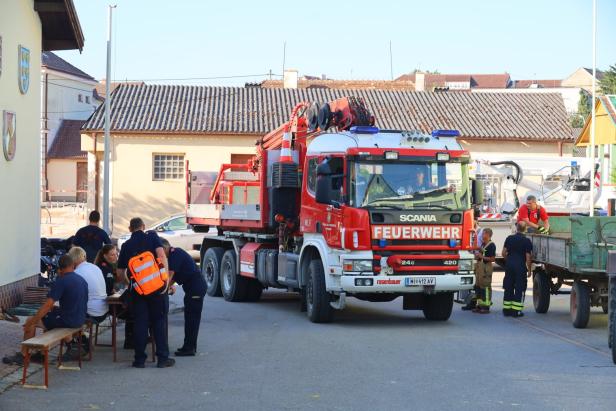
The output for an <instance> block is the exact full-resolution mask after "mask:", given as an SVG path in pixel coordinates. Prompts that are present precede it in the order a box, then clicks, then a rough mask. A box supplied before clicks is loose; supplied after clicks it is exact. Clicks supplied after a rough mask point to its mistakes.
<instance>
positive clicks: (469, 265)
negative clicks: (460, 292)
mask: <svg viewBox="0 0 616 411" xmlns="http://www.w3.org/2000/svg"><path fill="white" fill-rule="evenodd" d="M458 269H459V270H460V271H472V270H473V260H459V262H458Z"/></svg>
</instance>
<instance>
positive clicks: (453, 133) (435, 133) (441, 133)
mask: <svg viewBox="0 0 616 411" xmlns="http://www.w3.org/2000/svg"><path fill="white" fill-rule="evenodd" d="M432 137H460V132H459V131H458V130H432Z"/></svg>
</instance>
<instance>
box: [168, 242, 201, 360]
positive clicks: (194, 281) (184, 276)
mask: <svg viewBox="0 0 616 411" xmlns="http://www.w3.org/2000/svg"><path fill="white" fill-rule="evenodd" d="M161 242H162V244H163V249H164V250H165V254H166V255H167V259H168V261H169V272H170V274H171V276H172V278H173V280H172V282H175V283H177V284H179V285H181V286H182V289H183V290H184V345H182V347H181V348H179V349H178V350H177V351H176V352H175V355H176V356H178V357H192V356H194V355H195V354H196V353H197V336H198V335H199V325H200V324H201V311H202V310H203V298H204V297H205V292H206V291H207V284H206V283H205V278H203V276H202V275H201V272H200V271H199V269H198V268H197V265H196V264H195V262H194V260H193V259H192V257H191V256H190V255H189V254H188V253H187V252H186V251H184V250H182V249H181V248H177V247H171V245H170V244H169V242H168V241H167V240H166V239H164V238H163V239H161Z"/></svg>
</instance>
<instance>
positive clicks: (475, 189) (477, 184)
mask: <svg viewBox="0 0 616 411" xmlns="http://www.w3.org/2000/svg"><path fill="white" fill-rule="evenodd" d="M471 191H472V195H473V198H472V200H473V201H472V203H473V204H477V205H480V204H483V184H481V181H477V180H475V179H473V180H471Z"/></svg>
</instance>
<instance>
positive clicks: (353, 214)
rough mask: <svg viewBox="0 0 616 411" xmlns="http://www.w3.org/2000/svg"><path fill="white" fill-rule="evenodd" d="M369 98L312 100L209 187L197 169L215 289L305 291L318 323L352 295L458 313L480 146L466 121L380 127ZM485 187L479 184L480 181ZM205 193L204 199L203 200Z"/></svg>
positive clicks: (193, 208)
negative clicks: (472, 161) (465, 128)
mask: <svg viewBox="0 0 616 411" xmlns="http://www.w3.org/2000/svg"><path fill="white" fill-rule="evenodd" d="M374 124H375V119H374V117H373V116H372V115H371V114H370V113H369V112H368V110H367V109H366V108H365V105H364V102H363V101H362V100H361V99H358V98H354V97H347V98H342V99H338V100H335V101H333V102H329V103H325V104H323V105H322V106H319V105H318V104H316V103H301V104H299V105H297V106H296V107H295V109H294V110H293V112H292V114H291V118H290V120H289V121H288V122H286V123H284V124H283V125H281V126H280V127H279V128H277V129H276V130H274V131H272V132H270V133H269V134H267V135H266V136H265V137H263V138H262V139H260V140H259V141H258V142H257V153H256V155H255V156H254V157H253V158H252V159H251V160H250V161H248V162H247V163H246V164H224V165H222V167H221V169H220V172H219V174H218V178H217V180H216V182H215V183H214V186H213V188H212V190H211V194H210V196H209V200H210V201H209V203H208V201H205V200H204V199H203V195H200V196H199V195H197V194H196V191H197V189H198V187H199V186H200V181H199V180H200V177H199V176H200V175H201V174H202V173H200V172H194V171H192V172H188V173H187V178H188V183H187V184H188V187H187V218H188V222H189V223H190V224H192V225H193V226H194V227H195V229H196V230H201V231H205V230H208V229H209V228H210V227H216V228H217V229H218V235H207V236H206V237H205V238H204V240H203V243H202V245H201V255H202V258H201V265H202V271H203V274H204V276H205V278H206V281H207V284H208V294H209V295H211V296H218V295H221V294H222V295H223V296H224V298H225V299H226V300H227V301H256V300H258V299H259V298H260V297H261V293H262V291H263V289H264V288H268V287H273V288H282V289H287V290H289V291H293V292H299V293H300V295H301V301H302V304H301V306H302V310H305V311H307V314H308V317H309V318H310V320H311V321H313V322H328V321H331V320H332V317H333V312H334V310H340V309H343V308H344V307H345V303H346V299H347V298H348V297H355V298H358V299H361V300H366V301H377V302H379V301H391V300H394V299H395V298H397V297H400V296H402V297H403V309H405V310H423V313H424V316H425V317H426V318H427V319H429V320H437V321H444V320H447V319H448V318H449V316H450V315H451V311H452V305H453V293H454V292H456V291H460V290H468V289H471V288H472V287H473V284H474V275H473V264H474V263H473V261H474V260H473V254H472V248H473V244H474V236H475V233H474V220H473V219H474V215H473V204H474V203H479V202H480V201H481V199H480V198H477V197H480V192H479V190H478V189H477V191H476V192H474V191H475V185H474V184H471V180H470V178H469V175H468V163H469V157H470V156H469V153H468V152H466V151H464V150H463V149H462V148H461V146H460V144H459V143H458V142H457V140H456V137H457V136H458V135H459V133H458V132H457V131H456V130H434V131H433V132H432V133H430V134H426V133H421V132H416V131H400V130H379V129H378V128H377V127H375V125H374ZM477 187H479V186H477ZM198 197H199V198H198Z"/></svg>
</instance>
